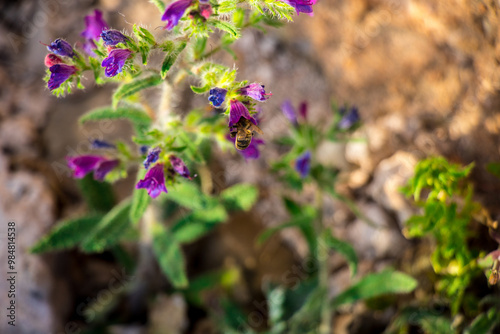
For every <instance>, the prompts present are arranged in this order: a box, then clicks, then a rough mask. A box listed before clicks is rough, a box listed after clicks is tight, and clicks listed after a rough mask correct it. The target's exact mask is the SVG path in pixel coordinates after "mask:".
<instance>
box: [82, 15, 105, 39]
mask: <svg viewBox="0 0 500 334" xmlns="http://www.w3.org/2000/svg"><path fill="white" fill-rule="evenodd" d="M106 29H109V27H108V24H107V23H106V21H104V20H103V18H102V12H101V11H100V10H97V9H96V10H94V16H92V15H87V16H85V30H84V31H82V33H81V35H82V36H83V37H84V38H86V39H97V38H98V37H99V36H100V35H101V32H102V31H103V30H106Z"/></svg>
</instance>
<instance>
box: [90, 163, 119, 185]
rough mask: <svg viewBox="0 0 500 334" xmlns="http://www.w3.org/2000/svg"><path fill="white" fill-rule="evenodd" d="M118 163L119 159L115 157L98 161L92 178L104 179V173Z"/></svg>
mask: <svg viewBox="0 0 500 334" xmlns="http://www.w3.org/2000/svg"><path fill="white" fill-rule="evenodd" d="M119 163H120V160H118V159H115V160H105V161H102V162H100V163H99V164H98V165H97V167H96V169H95V170H94V180H98V181H102V180H104V177H105V176H106V174H108V173H109V172H111V170H113V169H114V168H115V167H116V166H118V164H119Z"/></svg>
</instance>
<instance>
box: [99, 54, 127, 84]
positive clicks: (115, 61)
mask: <svg viewBox="0 0 500 334" xmlns="http://www.w3.org/2000/svg"><path fill="white" fill-rule="evenodd" d="M131 53H132V51H130V50H129V49H114V50H111V52H110V53H109V55H108V57H107V58H104V60H103V61H102V63H101V66H102V67H106V70H105V71H104V74H105V75H106V76H107V77H108V78H110V77H114V76H115V75H117V74H118V73H121V71H122V70H123V66H124V65H125V61H126V60H127V58H128V57H129V56H130V54H131Z"/></svg>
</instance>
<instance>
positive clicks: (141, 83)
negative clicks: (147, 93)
mask: <svg viewBox="0 0 500 334" xmlns="http://www.w3.org/2000/svg"><path fill="white" fill-rule="evenodd" d="M162 82H163V80H162V77H161V76H159V75H158V74H153V75H151V76H149V77H146V78H136V79H134V80H132V81H131V82H128V83H125V84H123V85H121V86H120V87H118V89H117V90H116V92H115V93H114V94H113V108H116V107H117V105H118V102H120V100H123V99H125V98H127V97H129V96H131V95H133V94H135V93H137V92H139V91H141V90H143V89H146V88H149V87H153V86H157V85H159V84H161V83H162Z"/></svg>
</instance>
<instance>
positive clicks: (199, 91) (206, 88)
mask: <svg viewBox="0 0 500 334" xmlns="http://www.w3.org/2000/svg"><path fill="white" fill-rule="evenodd" d="M191 90H192V91H193V92H194V93H195V94H204V93H206V92H208V91H209V90H210V85H205V86H203V87H196V86H192V85H191Z"/></svg>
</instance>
